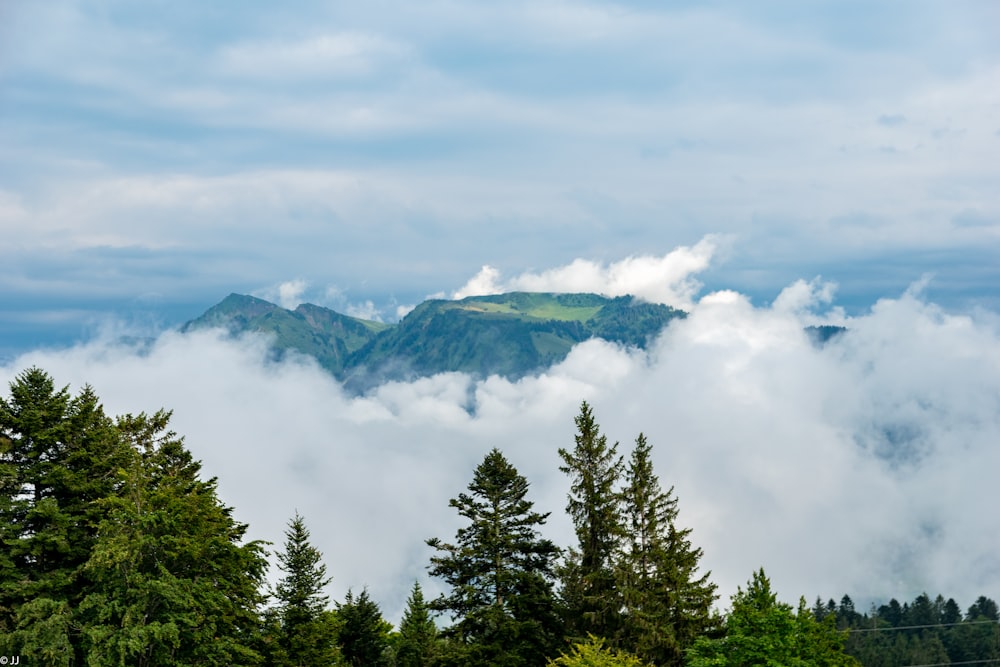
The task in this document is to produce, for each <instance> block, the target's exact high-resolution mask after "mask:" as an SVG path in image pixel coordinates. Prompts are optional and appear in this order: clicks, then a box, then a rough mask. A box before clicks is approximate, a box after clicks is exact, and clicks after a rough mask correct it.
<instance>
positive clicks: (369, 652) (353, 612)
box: [337, 589, 392, 667]
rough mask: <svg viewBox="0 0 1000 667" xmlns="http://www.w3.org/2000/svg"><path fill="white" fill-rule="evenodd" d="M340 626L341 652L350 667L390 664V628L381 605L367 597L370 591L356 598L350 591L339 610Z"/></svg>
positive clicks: (379, 666)
mask: <svg viewBox="0 0 1000 667" xmlns="http://www.w3.org/2000/svg"><path fill="white" fill-rule="evenodd" d="M337 617H338V620H339V623H340V633H339V639H338V641H339V643H340V652H341V655H343V657H344V660H345V661H346V662H347V664H348V665H354V666H355V667H382V666H383V665H386V664H387V662H388V661H387V660H386V649H387V648H388V647H389V630H390V629H391V627H392V626H391V625H389V624H388V623H386V621H385V620H384V619H383V618H382V612H381V611H380V610H379V607H378V604H376V603H375V601H374V600H372V599H371V598H369V597H368V590H367V589H362V591H361V594H360V595H358V596H357V597H354V594H353V593H352V592H351V591H350V590H348V591H347V596H346V597H345V598H344V603H343V604H342V605H340V606H339V608H338V609H337Z"/></svg>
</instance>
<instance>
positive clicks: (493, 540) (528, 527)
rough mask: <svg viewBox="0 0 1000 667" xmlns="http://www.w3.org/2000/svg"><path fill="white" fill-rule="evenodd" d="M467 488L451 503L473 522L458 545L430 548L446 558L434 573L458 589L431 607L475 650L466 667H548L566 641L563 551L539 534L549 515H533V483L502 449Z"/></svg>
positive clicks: (434, 561) (436, 542)
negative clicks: (560, 570)
mask: <svg viewBox="0 0 1000 667" xmlns="http://www.w3.org/2000/svg"><path fill="white" fill-rule="evenodd" d="M468 488H469V493H468V494H465V493H462V494H459V496H458V498H455V499H452V500H451V502H450V505H451V507H454V508H455V509H457V510H458V513H459V514H460V515H461V516H462V517H463V518H465V519H466V520H467V521H468V525H467V526H466V527H463V528H460V529H459V530H458V533H457V534H456V541H455V543H454V544H449V543H445V542H442V541H441V540H440V539H438V538H433V539H430V540H427V544H428V545H430V546H431V547H433V548H434V549H435V550H436V551H437V552H438V554H439V555H436V556H432V557H431V567H430V573H431V575H432V576H436V577H441V578H442V579H443V580H444V581H445V582H446V583H447V584H448V586H449V587H450V589H451V590H450V592H449V593H447V594H444V595H442V596H441V597H440V598H438V599H437V600H435V601H434V602H433V603H432V605H431V607H432V608H433V609H436V610H438V611H446V612H450V613H451V615H452V618H453V619H454V620H456V623H455V624H454V625H453V626H452V627H450V628H448V629H447V630H446V631H445V634H446V636H449V637H451V638H454V639H455V640H456V641H457V642H458V644H459V647H465V648H467V649H468V650H467V651H466V652H465V653H464V655H463V656H462V657H461V658H460V659H461V660H462V662H464V664H467V665H537V664H542V663H543V662H544V660H545V658H546V657H548V656H550V655H552V654H553V653H554V648H555V646H556V644H557V642H558V639H559V636H560V633H559V624H558V618H557V614H556V609H555V597H554V594H553V592H552V574H553V573H552V568H553V562H554V559H555V558H556V556H557V554H558V550H557V549H556V547H555V545H553V544H552V542H550V541H549V540H544V539H541V538H540V537H539V534H538V526H541V525H542V524H544V523H545V520H546V519H547V517H548V514H539V513H538V512H535V511H533V510H532V506H533V504H532V503H531V502H530V501H528V500H527V499H526V498H525V496H526V495H527V492H528V482H527V480H525V479H524V477H522V476H521V475H520V474H518V472H517V470H516V469H515V468H514V467H513V466H512V465H511V464H510V463H508V461H507V460H506V459H505V458H504V456H503V454H501V453H500V451H499V450H497V449H494V450H492V451H491V452H490V453H489V454H487V455H486V458H485V459H484V460H483V462H482V463H481V464H480V465H479V466H477V467H476V470H475V473H474V475H473V480H472V483H471V484H469V487H468Z"/></svg>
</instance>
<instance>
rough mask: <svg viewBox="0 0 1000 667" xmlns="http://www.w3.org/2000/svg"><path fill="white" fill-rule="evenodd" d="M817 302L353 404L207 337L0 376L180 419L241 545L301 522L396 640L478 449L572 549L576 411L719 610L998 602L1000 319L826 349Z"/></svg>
mask: <svg viewBox="0 0 1000 667" xmlns="http://www.w3.org/2000/svg"><path fill="white" fill-rule="evenodd" d="M822 293H823V288H822V287H821V286H820V285H819V284H818V283H815V282H814V283H812V284H809V283H806V284H799V285H793V286H791V287H790V288H789V291H788V292H787V293H786V296H785V297H783V298H782V299H781V300H780V301H781V302H782V303H780V304H779V303H776V304H775V306H774V307H771V308H757V307H754V306H753V305H752V304H751V303H750V301H749V300H748V299H747V298H745V297H743V296H742V295H740V294H738V293H736V292H732V291H728V292H726V291H723V292H715V293H713V294H710V295H707V296H705V297H703V298H702V299H701V300H700V301H698V302H697V303H696V304H693V305H692V307H691V313H690V315H689V317H688V318H686V319H684V320H678V321H675V322H673V323H672V324H671V326H670V327H669V328H668V329H667V330H666V332H665V333H664V334H663V336H662V337H661V338H660V339H659V341H658V342H657V343H656V344H655V345H654V346H653V347H652V348H651V349H650V350H649V352H648V353H639V352H635V351H631V352H628V351H625V350H622V349H620V348H617V347H616V346H613V345H609V344H607V343H603V342H601V341H591V342H588V343H585V344H582V345H579V346H577V347H576V348H575V349H574V350H573V352H572V353H571V354H570V356H569V357H568V358H567V359H566V360H565V361H564V362H563V363H562V364H560V365H558V366H556V367H554V368H552V369H550V370H549V371H548V372H546V373H545V374H543V375H541V376H539V377H529V378H524V379H522V380H519V381H517V382H510V381H507V380H504V379H502V378H497V377H492V378H488V379H485V380H482V381H474V380H472V379H471V378H469V377H467V376H464V375H462V374H444V375H440V376H436V377H432V378H424V379H421V380H417V381H414V382H396V383H390V384H386V385H383V386H381V387H378V388H377V389H376V390H375V391H374V392H373V393H372V394H370V395H368V396H365V397H361V398H352V397H349V396H348V395H346V394H345V393H344V392H343V390H342V389H341V387H340V386H339V385H338V384H337V383H336V382H335V381H333V380H332V379H331V378H330V377H329V376H328V375H326V374H325V373H324V372H323V371H321V370H320V369H319V368H318V367H317V366H316V365H315V364H314V363H312V362H311V361H309V360H305V359H295V358H293V359H290V360H287V361H285V362H283V363H280V364H275V363H271V362H268V361H266V353H265V349H264V346H263V343H262V342H261V341H260V340H258V339H255V338H246V339H244V340H242V341H238V342H233V341H228V340H226V339H224V338H220V337H217V336H216V335H215V334H213V333H211V332H202V333H199V334H194V335H188V336H179V335H176V334H173V333H167V334H164V335H162V336H160V337H159V339H158V340H157V341H156V343H155V345H154V346H153V347H152V349H151V350H148V351H147V352H146V353H145V354H137V353H136V352H134V351H132V350H130V349H128V348H124V347H121V346H117V345H114V344H111V343H107V342H94V343H91V344H89V345H86V346H81V347H77V348H73V349H70V350H64V351H52V350H49V351H37V352H33V353H31V354H28V355H25V356H22V357H20V358H18V359H17V360H16V361H14V362H13V363H11V364H10V365H9V366H8V367H7V368H5V369H0V379H9V378H11V377H12V376H13V375H14V373H16V372H17V371H18V370H19V369H21V368H24V367H25V366H27V365H29V364H37V365H39V366H41V367H42V368H45V369H46V370H48V371H49V372H50V373H52V374H53V376H54V377H55V379H56V381H57V382H58V383H60V384H61V383H71V384H72V385H73V386H74V387H79V386H80V385H82V384H83V383H90V384H92V385H93V386H94V388H95V390H96V391H97V393H98V395H99V396H100V397H101V398H102V400H103V402H104V404H105V406H106V408H107V410H108V411H109V412H110V413H113V414H119V413H123V412H136V411H140V410H146V411H149V410H155V409H157V408H159V407H167V408H170V409H173V410H174V427H175V428H176V430H177V431H178V432H180V433H182V434H184V435H185V436H186V442H187V445H188V446H189V447H190V448H191V449H192V451H193V452H194V454H195V455H196V456H197V457H199V458H201V459H203V460H204V462H205V471H206V474H210V475H218V476H219V477H220V489H221V492H222V494H223V496H224V499H225V501H226V502H228V503H230V504H232V505H234V506H235V508H236V516H237V517H238V518H239V519H241V520H244V521H248V522H250V524H251V532H252V535H253V536H254V537H260V538H265V539H270V540H272V541H275V542H276V543H277V544H280V543H281V539H282V531H283V528H284V524H285V522H286V521H287V519H288V518H289V517H290V516H291V515H292V513H293V512H294V511H295V509H298V510H299V511H301V512H302V513H303V515H304V516H305V517H306V519H307V521H308V523H309V526H310V529H311V530H312V533H313V538H314V540H315V541H316V544H317V545H318V546H319V547H320V548H321V549H322V550H323V552H324V554H325V557H326V562H327V564H328V567H329V569H330V572H331V574H332V575H333V576H334V583H333V589H332V593H333V594H334V597H340V596H342V595H343V593H344V592H345V591H346V589H347V588H348V587H354V588H355V589H357V588H358V587H360V586H362V585H364V584H368V585H369V586H370V589H371V591H372V593H373V595H374V597H375V599H377V600H379V601H380V602H382V603H383V606H384V609H385V610H386V613H387V614H388V615H389V616H390V617H391V618H393V619H394V620H395V619H397V618H398V614H399V612H400V611H401V609H402V605H403V601H404V598H405V596H406V594H407V592H408V589H409V584H410V583H411V582H412V580H413V579H414V578H421V579H423V580H424V581H425V583H427V584H428V586H429V587H430V588H431V590H434V588H435V587H436V586H437V584H436V583H435V582H432V581H427V580H426V578H425V577H426V575H425V572H426V571H425V566H426V564H427V559H428V557H429V553H428V550H427V548H426V547H425V546H424V544H423V540H424V539H425V538H428V537H432V536H441V537H449V536H451V535H453V533H454V530H455V528H456V527H457V526H458V518H457V517H456V516H455V515H454V513H453V511H452V510H450V509H449V508H448V506H447V503H448V499H449V498H452V497H454V496H455V495H456V494H458V493H459V492H461V491H463V490H464V489H465V486H466V485H467V484H468V482H469V481H470V479H471V472H472V469H473V468H474V466H475V465H476V464H477V463H478V462H479V461H480V460H481V457H482V456H483V455H484V454H485V453H486V452H487V451H488V450H489V449H490V448H491V447H494V446H496V447H500V448H501V449H502V450H503V451H504V452H505V453H506V454H507V456H508V458H510V460H511V461H512V462H513V463H514V465H515V466H517V467H518V468H519V470H520V471H521V472H522V473H523V474H525V475H526V476H527V477H528V479H529V481H531V483H532V488H531V497H532V498H533V499H534V500H535V502H536V503H537V508H538V509H539V510H541V511H552V512H553V516H552V519H551V520H550V526H549V530H548V532H549V536H550V537H552V538H553V539H555V540H556V541H557V542H559V543H560V544H563V545H568V544H570V543H571V541H572V529H571V526H570V525H569V522H568V520H567V519H566V517H565V516H564V514H563V507H564V505H565V493H566V491H567V484H566V480H565V479H564V477H563V475H561V474H560V473H559V472H558V460H557V459H558V457H557V455H556V449H557V448H558V447H561V446H570V445H571V444H572V435H573V423H572V419H573V417H574V415H575V414H576V411H577V409H578V406H579V402H580V400H583V399H586V400H588V401H590V402H591V403H592V404H593V405H594V407H595V411H596V415H597V418H598V421H599V422H600V423H601V425H602V427H603V429H604V431H605V432H606V433H607V434H608V436H609V439H611V440H612V441H614V440H619V441H621V443H622V444H621V447H622V451H623V452H625V451H627V449H628V447H629V446H630V444H631V442H632V440H633V439H634V437H635V436H636V434H637V433H638V432H639V431H640V430H641V431H643V432H645V433H646V435H647V436H648V437H649V440H650V442H652V443H653V445H654V448H655V450H654V451H655V460H656V464H657V466H658V472H659V474H660V476H661V478H662V480H663V482H664V483H665V484H667V485H674V486H675V488H676V491H677V493H678V497H679V498H680V511H681V514H680V518H681V520H682V521H683V522H684V523H685V524H687V525H690V526H692V527H693V528H694V533H693V539H694V542H695V544H697V545H698V546H701V547H703V548H704V551H705V559H704V565H705V566H706V567H707V568H710V569H711V570H712V572H713V575H712V579H713V580H714V581H716V582H717V583H719V584H720V586H721V592H722V593H723V596H724V598H723V599H725V596H726V595H728V594H729V593H731V592H732V591H733V590H734V589H735V587H736V586H737V585H740V584H742V583H744V582H745V581H746V580H747V578H748V577H749V575H750V573H751V572H752V571H753V570H754V569H756V568H757V567H760V566H764V567H765V568H766V569H767V571H768V573H769V574H770V575H771V576H772V579H773V580H774V582H775V585H776V586H777V589H778V591H779V592H780V594H781V596H782V597H783V598H784V599H787V600H790V601H792V602H794V601H795V599H797V598H798V596H799V595H805V596H806V597H807V598H809V599H811V598H812V597H814V596H816V595H822V596H824V597H839V596H840V595H842V594H843V593H849V594H850V595H851V596H852V597H854V598H855V600H858V601H859V603H862V604H863V602H862V601H865V600H871V599H878V600H885V599H887V598H888V597H889V596H895V597H897V598H899V599H901V600H904V599H912V597H913V596H915V595H916V594H918V593H920V592H923V591H928V592H929V593H931V594H935V593H937V592H941V593H943V594H945V595H946V596H954V597H955V598H956V599H957V600H958V601H959V602H960V604H963V605H966V604H970V603H971V602H972V601H973V600H974V598H975V596H978V595H981V594H985V595H992V596H994V597H995V595H996V593H995V592H994V591H995V590H996V589H997V587H998V586H1000V574H998V573H997V571H996V569H995V568H994V567H992V565H991V563H992V562H993V560H994V558H993V556H994V555H995V553H996V551H997V549H998V548H1000V543H998V541H997V540H998V537H997V536H998V535H1000V515H997V513H995V512H991V511H989V510H988V508H987V507H985V506H984V505H983V504H982V497H983V496H982V494H983V492H984V491H983V490H984V489H992V488H993V487H994V486H995V483H994V482H995V480H994V479H993V477H994V476H995V471H996V470H997V469H1000V450H998V449H997V447H996V443H997V442H998V441H1000V323H998V322H997V320H996V318H995V317H987V316H981V315H976V316H969V315H954V314H947V313H945V312H944V311H942V310H941V309H939V308H938V307H936V306H935V305H933V304H930V303H927V302H925V301H923V300H921V298H920V297H919V296H917V295H916V294H914V293H907V294H904V295H903V296H901V297H900V298H897V299H884V300H882V301H880V302H879V303H878V304H877V306H876V307H875V308H873V309H872V311H871V312H870V313H867V314H865V315H862V316H858V317H855V318H851V319H850V320H849V321H847V326H848V327H849V331H848V333H847V334H845V335H843V336H841V337H839V338H837V339H835V340H834V341H831V342H830V343H828V344H827V345H826V346H825V347H824V348H821V349H820V348H817V347H815V346H814V345H813V344H812V343H811V341H810V340H809V339H808V338H807V336H805V335H804V333H803V325H804V323H805V322H806V321H807V320H808V318H809V317H810V315H809V313H808V310H802V309H801V308H799V307H798V306H799V305H801V304H803V303H806V302H808V301H809V299H815V298H816V296H817V294H818V295H819V296H822ZM793 297H794V298H793ZM788 304H791V305H793V306H795V307H785V306H787V305H788ZM360 506H363V507H365V508H366V509H365V512H359V511H358V509H357V508H358V507H360Z"/></svg>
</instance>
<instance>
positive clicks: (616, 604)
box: [0, 368, 1000, 667]
mask: <svg viewBox="0 0 1000 667" xmlns="http://www.w3.org/2000/svg"><path fill="white" fill-rule="evenodd" d="M9 390H10V393H9V395H8V396H5V397H3V398H0V542H2V548H0V663H2V664H24V665H60V666H69V665H93V666H105V665H107V666H109V667H110V666H112V665H115V666H121V665H220V666H222V665H273V666H276V667H277V666H282V667H284V666H291V665H356V666H360V665H364V666H374V667H379V666H383V667H395V666H399V667H404V666H405V667H412V666H427V665H440V666H458V665H472V666H478V665H482V666H493V665H504V666H506V665H511V666H515V665H517V666H520V665H524V666H533V665H538V666H542V665H552V666H562V667H585V666H601V665H606V666H615V665H618V666H633V667H636V666H641V665H671V666H680V665H685V664H687V665H693V666H699V667H701V666H707V665H848V666H849V665H857V664H863V665H872V666H879V667H895V666H900V667H902V666H904V665H938V664H951V663H955V664H959V663H961V664H990V663H993V662H1000V650H998V646H1000V630H998V624H997V605H996V603H995V602H993V601H992V600H991V599H990V598H988V597H985V596H983V597H980V598H979V599H978V600H976V601H975V602H974V603H973V604H972V606H971V607H969V608H968V610H967V611H966V612H965V613H964V614H963V613H962V612H961V608H960V607H959V605H958V604H957V603H956V602H955V601H954V600H950V599H949V600H947V601H946V600H944V599H943V598H942V597H941V596H938V597H937V598H935V599H934V600H931V599H930V598H929V597H928V596H926V595H922V596H920V597H918V598H917V599H916V600H914V601H913V602H912V603H906V604H903V605H902V606H901V605H899V603H898V602H897V601H896V600H891V601H890V602H889V603H887V604H885V605H882V606H880V607H877V608H873V609H872V610H871V611H870V612H869V613H868V614H861V613H858V612H856V611H855V610H854V608H853V603H852V602H851V598H850V597H849V596H844V597H843V598H842V599H841V602H840V603H839V604H837V603H835V602H834V601H832V600H831V601H830V602H828V603H823V602H822V601H820V600H817V602H816V604H815V605H814V606H813V607H811V608H810V607H809V606H807V605H806V603H805V600H804V599H802V600H800V602H799V604H798V606H797V607H793V606H791V605H789V604H786V603H784V602H781V601H779V600H777V598H776V596H775V594H774V593H773V591H772V590H771V587H770V581H769V579H768V577H767V575H766V574H765V572H764V570H763V569H760V570H758V571H756V572H753V573H752V574H751V578H750V580H749V582H748V584H747V585H746V587H745V589H744V588H741V589H740V590H739V591H737V593H736V594H735V595H733V596H732V598H731V599H730V600H729V601H728V602H726V601H720V600H718V596H717V591H716V586H715V585H714V584H713V583H712V581H711V573H710V572H706V571H704V570H703V569H702V568H701V566H700V561H701V559H702V555H703V554H702V550H701V549H700V548H699V547H697V546H696V538H697V534H696V532H694V531H692V529H690V528H682V527H681V524H680V522H679V521H678V517H679V514H680V511H681V507H680V503H679V499H678V498H677V497H676V495H675V494H674V492H673V488H672V487H670V486H669V485H666V484H663V483H661V481H660V476H659V474H658V472H657V471H656V470H655V469H654V466H653V463H652V461H653V457H652V450H653V446H654V444H653V443H650V442H648V441H647V439H646V438H645V436H644V435H643V434H642V433H638V434H637V435H636V437H635V440H634V443H633V445H632V446H631V447H630V448H628V451H627V452H626V451H620V450H619V443H617V442H611V441H609V440H608V438H607V436H606V435H605V434H603V433H602V432H601V428H600V425H599V424H598V422H597V418H596V415H595V412H594V409H593V408H592V407H591V406H590V405H588V404H587V403H586V402H584V403H582V404H581V406H580V411H579V414H578V415H577V417H576V418H575V423H574V424H573V425H572V426H573V427H575V428H571V425H569V424H567V430H566V438H565V441H564V442H560V443H539V445H540V446H550V447H553V448H554V449H557V450H558V453H559V456H560V459H561V461H562V466H561V470H562V472H563V473H564V474H566V475H567V478H568V481H569V484H570V493H569V496H568V498H567V502H566V507H565V511H566V512H567V514H568V516H569V518H570V520H571V521H572V523H573V525H574V527H575V529H576V540H575V541H574V543H572V544H564V545H560V544H555V543H554V542H552V541H551V540H550V539H548V538H547V537H546V536H545V527H546V523H547V521H548V519H549V517H550V514H549V513H547V512H541V511H539V510H538V509H536V508H535V506H534V503H533V501H532V499H531V485H530V482H529V480H527V479H526V478H525V477H524V476H522V475H521V474H520V473H519V472H518V470H517V469H516V467H515V466H514V465H513V464H512V462H511V461H509V460H507V458H506V457H505V456H504V454H503V452H502V451H500V450H499V449H493V450H491V451H490V452H488V453H486V454H485V456H484V458H483V459H482V461H481V463H479V465H477V466H476V467H475V468H474V469H473V470H470V471H469V479H470V481H469V483H468V485H467V487H466V488H464V489H461V488H457V489H454V496H453V498H452V500H451V501H450V507H451V508H452V509H453V510H454V511H455V512H456V513H457V515H458V517H459V526H460V527H459V528H458V529H457V531H456V532H455V533H454V534H453V535H449V534H441V535H436V536H428V537H427V539H426V545H425V546H426V553H427V563H426V565H427V572H428V575H429V576H430V577H433V578H435V579H436V580H437V581H439V582H440V583H441V584H442V586H443V588H444V590H445V592H444V593H443V594H441V595H440V596H439V597H436V598H433V599H427V598H426V597H425V596H424V594H423V589H422V588H421V586H420V583H419V582H414V583H413V584H412V587H411V588H410V590H409V598H408V601H407V607H406V611H405V613H404V615H403V617H402V619H400V621H399V623H398V625H397V626H395V627H394V626H393V625H392V624H391V623H390V622H389V621H387V620H386V619H385V618H383V615H382V612H381V610H380V607H379V604H378V601H377V600H373V599H372V598H371V597H370V596H369V593H368V591H367V589H362V590H354V591H349V592H348V593H347V594H346V595H345V597H344V599H343V600H330V599H329V597H328V596H327V594H326V593H325V586H326V585H327V584H328V583H329V582H330V580H331V578H333V577H336V576H337V573H336V571H329V570H328V569H327V565H326V562H327V558H329V559H330V562H334V563H335V562H337V554H323V553H321V552H320V551H319V550H318V549H316V548H315V546H313V545H312V543H311V541H310V532H309V528H308V521H309V520H320V518H318V517H303V516H300V515H299V514H298V513H297V512H296V513H291V516H290V518H289V520H288V527H287V531H286V533H285V540H284V542H283V543H282V544H280V545H267V544H263V543H260V542H253V541H247V540H246V539H245V535H246V533H247V525H245V524H241V523H239V522H236V521H235V520H234V519H233V518H232V508H229V507H226V506H225V505H223V504H222V503H221V502H220V500H219V497H218V493H217V484H216V480H215V479H205V478H204V477H203V475H202V473H201V470H200V467H201V466H200V463H199V462H198V461H197V460H195V459H194V457H193V456H192V455H191V453H190V451H188V449H187V448H186V446H185V444H184V442H183V439H182V438H181V437H180V436H179V435H178V434H176V433H174V432H172V431H171V429H170V413H169V412H167V411H163V410H158V411H155V412H152V413H148V414H138V415H120V416H109V415H106V414H105V413H104V410H103V408H102V406H101V403H100V400H99V398H98V397H97V396H96V395H95V393H94V391H93V390H92V389H90V388H89V387H84V388H83V389H81V390H80V391H79V392H78V393H76V394H75V395H74V394H71V393H70V391H69V389H68V388H59V386H58V385H57V383H56V382H55V380H54V379H53V378H52V377H50V376H49V375H48V374H47V373H46V372H45V371H43V370H41V369H38V368H30V369H27V370H25V371H23V372H22V373H20V374H19V375H18V376H17V377H16V378H15V380H14V381H13V382H12V383H11V385H10V388H9ZM355 542H356V543H357V544H358V545H360V546H359V547H358V548H361V549H364V548H365V546H364V536H363V535H359V536H357V539H356V540H355ZM269 550H270V551H273V554H272V555H273V556H274V559H273V562H274V565H275V567H277V568H278V570H277V571H276V572H275V576H274V577H273V578H272V579H273V581H274V582H275V584H274V585H273V586H269V585H268V584H267V583H266V582H267V581H268V577H267V573H268V567H269V566H268V562H269V561H268V555H269V554H268V551H269ZM719 606H722V607H727V608H728V611H727V613H726V614H725V615H720V614H719V613H718V612H716V611H713V609H716V608H717V607H719ZM4 661H5V662H4ZM15 661H16V662H15Z"/></svg>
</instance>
